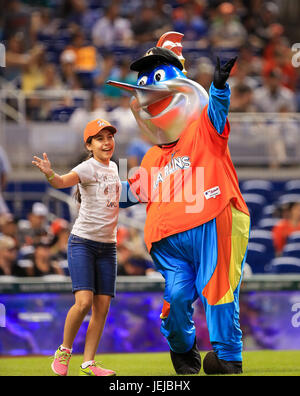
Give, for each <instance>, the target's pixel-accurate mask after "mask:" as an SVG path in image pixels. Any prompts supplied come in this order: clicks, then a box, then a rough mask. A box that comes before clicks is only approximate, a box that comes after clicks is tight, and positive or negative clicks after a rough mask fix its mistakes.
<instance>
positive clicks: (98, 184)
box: [32, 119, 121, 376]
mask: <svg viewBox="0 0 300 396" xmlns="http://www.w3.org/2000/svg"><path fill="white" fill-rule="evenodd" d="M116 132H117V130H116V128H115V127H114V126H112V125H111V124H110V123H109V122H107V121H105V120H102V119H97V120H95V121H91V122H89V123H88V124H87V126H86V128H85V130H84V142H85V145H86V148H87V149H88V150H89V152H90V154H91V157H90V158H89V159H88V160H86V161H83V162H82V163H80V164H79V165H78V166H76V167H75V168H74V169H72V171H71V172H70V173H67V174H65V175H63V176H59V175H58V174H56V173H55V172H54V171H53V170H52V168H51V163H50V161H49V159H48V157H47V154H46V153H44V154H43V159H41V158H38V157H34V161H32V163H33V164H34V165H36V166H37V167H38V168H39V169H40V170H41V172H43V173H44V174H45V176H46V178H47V180H48V181H49V183H50V184H51V186H52V187H54V188H67V187H72V186H74V185H76V184H78V188H79V194H78V200H79V202H80V210H79V214H78V217H77V219H76V221H75V223H74V226H73V229H72V232H71V235H70V238H69V242H68V265H69V270H70V275H71V279H72V290H73V293H74V294H75V304H74V305H73V306H72V307H71V309H70V310H69V312H68V315H67V318H66V322H65V327H64V337H63V343H62V344H61V346H60V347H59V348H58V350H57V351H56V353H55V356H54V361H53V363H52V366H51V367H52V370H53V371H54V373H55V374H57V375H60V376H66V375H67V373H68V365H69V361H70V358H71V354H72V346H73V342H74V339H75V336H76V334H77V332H78V330H79V328H80V326H81V324H82V322H83V319H84V317H85V316H86V315H87V314H88V312H89V311H90V309H91V308H92V316H91V320H90V322H89V326H88V329H87V334H86V342H85V348H84V357H83V362H84V363H83V364H82V365H81V366H80V371H79V375H90V376H111V375H115V374H116V373H115V372H114V371H112V370H107V369H104V368H102V367H100V365H99V364H98V363H96V362H95V360H94V358H95V354H96V351H97V348H98V345H99V341H100V338H101V335H102V331H103V328H104V324H105V320H106V316H107V313H108V310H109V306H110V301H111V298H112V297H114V295H115V287H116V268H117V259H116V257H117V255H116V231H117V230H116V228H117V220H118V211H119V198H120V193H121V182H120V179H119V176H118V169H117V165H116V164H115V163H114V162H112V161H110V159H111V157H112V155H113V152H114V148H115V140H114V134H115V133H116Z"/></svg>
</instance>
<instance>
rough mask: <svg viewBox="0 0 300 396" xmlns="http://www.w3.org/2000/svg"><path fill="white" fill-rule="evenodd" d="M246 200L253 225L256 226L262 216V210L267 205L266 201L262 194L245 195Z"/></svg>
mask: <svg viewBox="0 0 300 396" xmlns="http://www.w3.org/2000/svg"><path fill="white" fill-rule="evenodd" d="M243 197H244V200H245V202H246V204H247V206H248V209H249V212H250V217H251V225H252V227H253V226H256V225H257V223H258V221H259V220H260V218H261V215H262V209H263V207H264V206H265V205H266V199H265V197H264V196H263V195H260V194H250V193H249V194H248V193H246V194H243Z"/></svg>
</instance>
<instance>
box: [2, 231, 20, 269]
mask: <svg viewBox="0 0 300 396" xmlns="http://www.w3.org/2000/svg"><path fill="white" fill-rule="evenodd" d="M17 253H18V250H17V245H16V242H15V240H14V239H13V238H11V237H9V236H6V235H2V236H0V275H9V276H26V272H25V270H24V269H22V268H21V267H19V266H18V264H17Z"/></svg>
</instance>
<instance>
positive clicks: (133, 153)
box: [126, 134, 153, 170]
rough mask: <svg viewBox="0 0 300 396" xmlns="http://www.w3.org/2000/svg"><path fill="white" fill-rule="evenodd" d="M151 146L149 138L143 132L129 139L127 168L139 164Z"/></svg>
mask: <svg viewBox="0 0 300 396" xmlns="http://www.w3.org/2000/svg"><path fill="white" fill-rule="evenodd" d="M152 146H153V144H152V143H151V142H150V139H149V138H148V136H147V135H145V134H140V136H139V137H137V138H135V139H132V140H131V141H129V143H128V146H127V150H126V157H127V160H128V170H130V169H131V168H133V167H135V166H139V165H140V164H141V162H142V159H143V157H144V155H145V154H146V152H147V151H148V150H149V149H150V148H151V147H152Z"/></svg>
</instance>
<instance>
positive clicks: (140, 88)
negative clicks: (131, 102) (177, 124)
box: [106, 80, 171, 107]
mask: <svg viewBox="0 0 300 396" xmlns="http://www.w3.org/2000/svg"><path fill="white" fill-rule="evenodd" d="M106 84H108V85H112V86H113V87H117V88H121V89H123V90H125V91H127V92H130V93H131V94H132V95H134V96H136V98H137V100H138V103H139V105H140V106H141V107H143V106H148V105H149V104H150V103H155V102H157V101H160V100H161V99H163V98H165V97H167V96H170V94H171V91H170V89H169V87H168V86H167V85H162V84H161V85H157V86H154V85H149V86H144V85H133V84H127V83H121V82H118V81H112V80H108V81H107V82H106Z"/></svg>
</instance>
